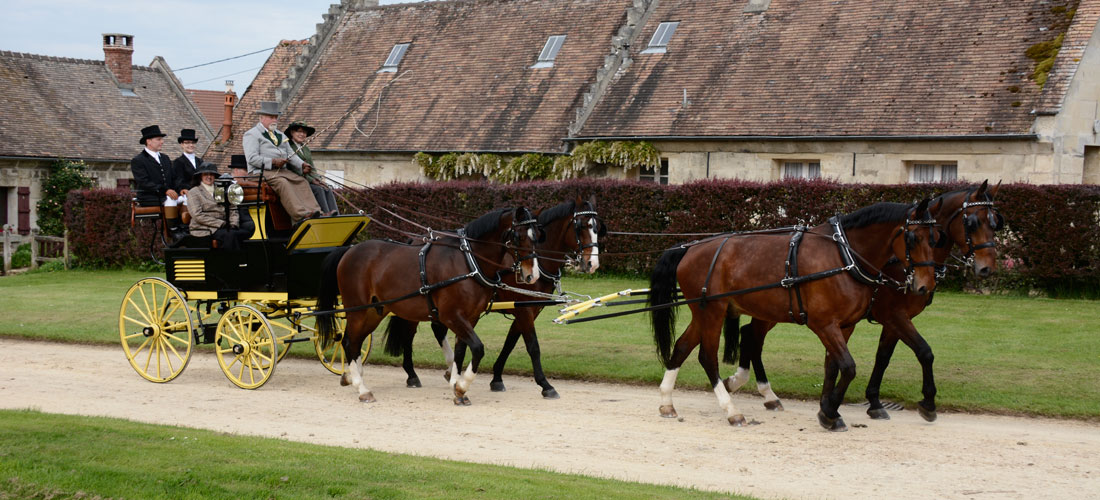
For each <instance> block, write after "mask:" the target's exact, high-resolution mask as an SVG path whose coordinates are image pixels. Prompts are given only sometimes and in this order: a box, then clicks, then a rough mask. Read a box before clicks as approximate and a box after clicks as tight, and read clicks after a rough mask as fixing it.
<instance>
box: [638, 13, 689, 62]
mask: <svg viewBox="0 0 1100 500" xmlns="http://www.w3.org/2000/svg"><path fill="white" fill-rule="evenodd" d="M679 25H680V22H679V21H670V22H664V23H661V24H659V25H657V31H654V32H653V38H650V39H649V46H648V47H646V49H645V50H643V51H642V53H643V54H664V53H665V50H666V49H668V41H669V40H671V39H672V34H673V33H675V32H676V27H677V26H679Z"/></svg>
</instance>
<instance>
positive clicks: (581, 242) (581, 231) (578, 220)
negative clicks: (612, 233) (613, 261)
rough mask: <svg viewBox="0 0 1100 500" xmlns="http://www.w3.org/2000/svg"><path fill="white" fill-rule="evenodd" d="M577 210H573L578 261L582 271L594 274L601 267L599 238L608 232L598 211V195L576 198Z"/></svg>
mask: <svg viewBox="0 0 1100 500" xmlns="http://www.w3.org/2000/svg"><path fill="white" fill-rule="evenodd" d="M576 206H577V208H578V209H577V211H575V212H573V230H574V234H575V236H576V239H577V240H576V241H577V248H576V252H577V261H578V262H579V263H580V268H581V270H582V271H584V272H586V273H588V274H592V273H594V272H596V269H598V268H599V267H600V247H599V244H600V243H599V239H600V238H601V237H603V236H604V235H606V234H607V227H605V226H604V224H603V221H601V220H600V216H599V214H598V213H596V197H595V196H591V197H589V198H588V200H586V201H581V200H580V198H578V199H577V200H576Z"/></svg>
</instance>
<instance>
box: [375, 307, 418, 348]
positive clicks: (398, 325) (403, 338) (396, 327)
mask: <svg viewBox="0 0 1100 500" xmlns="http://www.w3.org/2000/svg"><path fill="white" fill-rule="evenodd" d="M414 335H416V324H415V323H413V322H411V321H407V320H404V319H401V318H399V317H397V316H391V317H390V324H388V325H386V343H385V348H383V351H384V352H385V353H386V354H389V355H390V356H402V355H404V354H405V350H406V349H408V350H409V352H412V341H413V336H414Z"/></svg>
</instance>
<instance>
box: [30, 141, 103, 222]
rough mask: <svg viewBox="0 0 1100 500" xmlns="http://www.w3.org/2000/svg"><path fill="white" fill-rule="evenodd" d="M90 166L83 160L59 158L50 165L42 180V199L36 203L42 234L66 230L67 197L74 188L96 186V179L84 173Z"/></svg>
mask: <svg viewBox="0 0 1100 500" xmlns="http://www.w3.org/2000/svg"><path fill="white" fill-rule="evenodd" d="M87 170H88V166H87V165H85V164H84V162H82V161H72V160H65V159H61V160H57V161H55V162H53V163H52V164H51V165H50V171H49V173H48V174H47V176H46V180H45V181H43V182H42V199H41V200H39V201H38V203H37V204H35V208H36V209H37V211H38V229H39V231H40V232H41V233H42V234H47V235H52V236H61V235H62V234H64V232H65V221H64V216H65V198H66V196H68V194H69V191H72V190H74V189H89V188H93V187H95V181H94V180H92V179H91V178H89V177H88V176H86V175H85V174H84V172H85V171H87Z"/></svg>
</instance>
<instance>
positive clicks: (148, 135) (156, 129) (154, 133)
mask: <svg viewBox="0 0 1100 500" xmlns="http://www.w3.org/2000/svg"><path fill="white" fill-rule="evenodd" d="M166 135H168V134H163V133H161V131H160V126H158V125H149V126H148V127H145V128H143V129H141V140H140V141H138V142H139V143H140V144H145V140H146V139H152V138H154V137H164V136H166Z"/></svg>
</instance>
